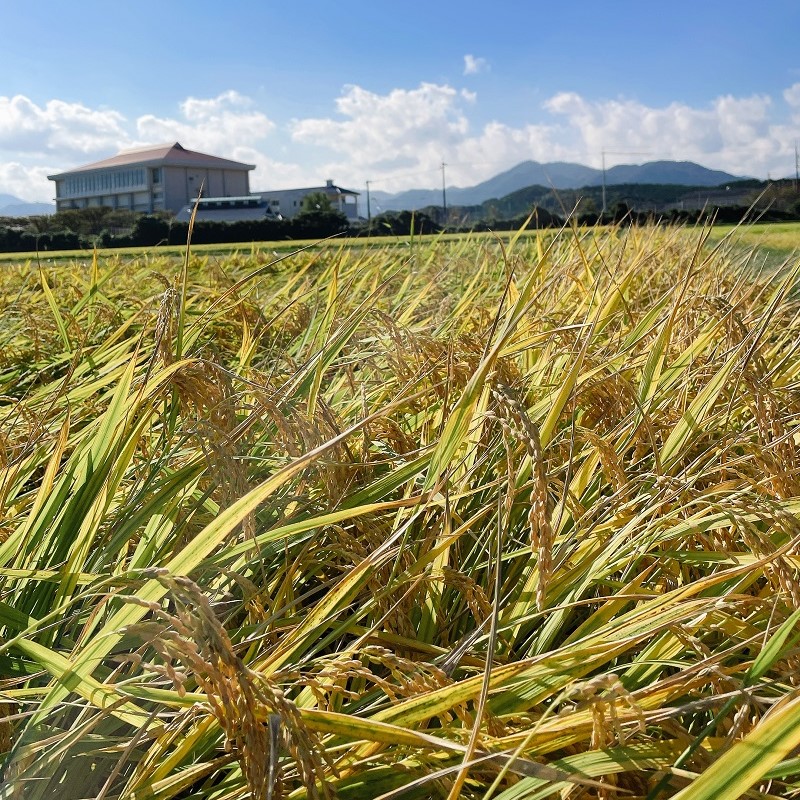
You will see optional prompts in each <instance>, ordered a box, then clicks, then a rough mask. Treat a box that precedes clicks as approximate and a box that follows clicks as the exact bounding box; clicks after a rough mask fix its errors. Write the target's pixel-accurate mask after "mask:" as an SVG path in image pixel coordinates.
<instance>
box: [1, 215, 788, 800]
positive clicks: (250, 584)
mask: <svg viewBox="0 0 800 800" xmlns="http://www.w3.org/2000/svg"><path fill="white" fill-rule="evenodd" d="M709 234H710V231H708V230H687V229H680V228H672V229H670V228H656V227H653V228H630V229H628V228H624V229H617V228H611V229H598V230H594V231H592V230H589V231H578V230H570V229H566V230H564V231H562V232H560V233H559V234H557V235H553V234H551V233H543V234H540V235H536V234H533V235H527V234H524V235H522V234H520V235H516V236H513V237H511V238H510V239H505V240H500V239H495V238H492V237H485V236H484V237H462V238H458V239H453V240H446V239H443V238H440V239H425V240H421V239H417V240H410V241H407V242H403V243H400V244H397V243H394V244H387V245H381V246H372V247H358V248H355V247H352V246H350V245H349V244H348V243H347V242H336V241H332V242H328V243H326V244H324V246H321V247H314V248H310V249H300V250H298V251H297V252H294V253H286V254H281V255H279V256H274V255H273V254H272V252H271V251H269V250H265V251H261V250H259V249H257V248H253V249H251V250H249V251H247V252H240V253H237V254H231V255H226V256H220V255H215V254H202V253H200V252H197V253H194V252H189V253H187V254H186V256H185V259H183V261H180V260H176V259H175V258H172V257H169V256H167V255H161V254H159V253H158V252H157V251H155V252H153V253H142V254H138V255H135V256H133V255H125V254H116V255H113V254H108V255H106V254H95V256H94V257H93V258H92V257H91V256H86V255H84V256H83V257H80V258H76V259H74V260H71V261H59V262H57V263H53V264H47V263H43V264H37V262H36V261H35V260H34V261H31V262H26V263H4V264H2V265H0V754H2V755H1V756H0V757H1V758H2V762H1V765H0V769H2V786H1V787H0V798H9V799H10V798H14V799H15V798H25V799H26V800H27V799H28V798H31V800H48V799H49V798H66V799H69V800H72V799H73V798H74V800H89V799H92V800H167V799H168V798H175V799H176V800H247V799H249V798H255V799H256V800H273V799H274V800H278V799H279V798H288V799H290V800H305V799H306V798H309V799H310V800H316V799H317V798H326V799H327V798H341V800H361V799H362V798H370V799H373V798H382V800H390V798H435V799H436V800H439V799H441V800H455V798H470V799H472V798H474V799H475V800H478V799H483V800H489V798H492V800H523V799H524V800H538V799H539V798H550V797H552V798H563V799H564V800H567V799H568V800H588V799H589V798H597V799H598V800H608V799H609V798H616V797H620V798H642V800H644V799H645V798H647V800H660V798H680V800H705V799H708V800H710V799H711V798H715V800H716V799H718V798H722V799H723V800H727V799H729V800H733V798H739V797H761V798H791V797H796V796H800V749H798V748H800V649H799V648H798V643H800V625H799V623H800V583H799V582H798V581H799V579H800V574H799V573H800V549H799V548H800V459H799V458H798V448H800V359H798V357H797V347H798V341H800V317H799V316H798V312H800V302H799V301H798V297H797V294H796V292H795V285H796V283H797V279H798V272H800V260H798V259H797V258H796V257H794V256H793V257H790V258H788V259H786V260H784V262H783V263H782V264H781V265H780V266H781V269H779V270H774V269H770V270H769V271H766V270H764V269H761V268H760V267H759V265H760V264H762V262H761V261H760V260H759V258H758V256H757V254H754V253H753V252H752V251H751V250H749V249H747V248H746V247H744V246H743V245H742V244H741V242H738V243H737V242H735V241H731V240H723V241H720V242H715V243H712V242H711V241H710V240H709Z"/></svg>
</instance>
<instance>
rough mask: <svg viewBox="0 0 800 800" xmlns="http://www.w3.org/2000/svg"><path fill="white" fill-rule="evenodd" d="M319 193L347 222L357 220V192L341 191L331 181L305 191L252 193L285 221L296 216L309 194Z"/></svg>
mask: <svg viewBox="0 0 800 800" xmlns="http://www.w3.org/2000/svg"><path fill="white" fill-rule="evenodd" d="M317 193H321V194H324V195H326V196H327V198H328V199H329V200H330V202H331V208H332V209H333V210H334V211H338V212H340V213H341V214H344V215H345V217H347V219H349V220H357V219H358V196H359V193H358V192H354V191H352V190H351V189H342V187H341V186H336V185H335V184H334V182H333V181H332V180H330V179H329V180H327V181H326V182H325V185H324V186H310V187H308V188H306V189H275V190H273V191H269V192H254V194H258V195H261V197H262V199H263V200H264V201H266V203H267V204H268V205H269V207H270V209H271V210H272V213H273V214H280V215H281V216H283V217H286V218H287V219H291V218H292V217H294V216H296V215H297V214H298V213H300V211H302V209H303V200H304V199H305V197H306V196H307V195H309V194H317Z"/></svg>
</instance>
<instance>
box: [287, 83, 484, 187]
mask: <svg viewBox="0 0 800 800" xmlns="http://www.w3.org/2000/svg"><path fill="white" fill-rule="evenodd" d="M459 97H460V94H459V92H458V91H457V90H456V89H454V88H452V87H450V86H446V85H444V86H440V85H436V84H432V83H422V84H421V85H420V86H419V87H418V88H416V89H394V90H392V91H391V92H389V93H388V94H386V95H379V94H375V93H373V92H369V91H367V90H366V89H362V88H361V87H359V86H347V87H345V90H344V92H343V94H342V95H341V96H340V97H339V98H338V100H337V101H336V107H337V110H338V111H339V114H340V115H341V116H342V117H344V119H330V118H327V119H304V120H295V121H294V122H293V123H292V125H291V133H292V138H293V139H294V141H296V142H299V143H302V144H306V145H310V146H313V147H320V148H328V149H330V150H333V151H334V152H337V153H340V154H342V155H343V156H344V160H343V161H339V162H335V163H332V164H329V165H327V170H328V172H331V171H332V170H333V171H335V174H343V171H345V172H348V173H349V174H350V175H352V176H353V177H352V178H351V179H349V180H350V181H351V182H352V181H353V180H355V181H357V182H358V183H363V181H364V180H366V179H367V178H369V177H370V173H371V170H374V169H376V168H379V169H380V170H381V171H383V172H384V173H385V172H386V170H387V169H396V168H398V167H399V166H400V165H402V166H403V167H404V170H405V171H408V169H409V168H413V169H414V170H415V172H420V171H426V170H431V169H435V168H438V167H439V165H440V164H441V161H442V159H443V157H444V156H445V155H447V154H448V152H452V151H453V149H454V148H456V147H457V146H458V145H459V144H460V142H462V141H463V140H464V138H465V137H466V136H467V135H468V133H469V123H468V120H467V117H466V115H465V114H464V113H463V111H462V110H461V108H460V107H459Z"/></svg>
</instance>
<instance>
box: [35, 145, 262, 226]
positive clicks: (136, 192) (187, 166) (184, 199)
mask: <svg viewBox="0 0 800 800" xmlns="http://www.w3.org/2000/svg"><path fill="white" fill-rule="evenodd" d="M251 169H255V164H243V163H241V162H239V161H231V160H230V159H227V158H218V157H217V156H210V155H207V154H205V153H198V152H195V151H194V150H187V149H186V148H185V147H183V146H182V145H181V144H180V143H179V142H174V143H172V144H163V145H158V146H155V147H144V148H139V149H136V150H123V151H122V152H120V153H117V155H115V156H113V157H112V158H107V159H105V160H103V161H96V162H94V163H93V164H86V165H84V166H82V167H77V168H76V169H73V170H69V171H68V172H61V173H59V174H57V175H48V178H49V179H50V180H51V181H54V182H55V184H56V198H55V200H56V210H57V211H63V210H65V209H68V208H86V207H87V206H111V207H112V208H125V209H130V210H131V211H146V212H153V211H172V212H178V211H179V210H180V209H181V208H182V207H183V206H185V205H186V204H187V203H190V202H191V201H193V200H194V199H195V198H196V197H197V195H198V193H199V192H200V188H201V187H202V192H203V196H204V197H208V196H209V195H211V196H216V197H243V196H247V195H249V194H250V175H249V173H250V170H251Z"/></svg>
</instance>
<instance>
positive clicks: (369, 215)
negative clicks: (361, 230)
mask: <svg viewBox="0 0 800 800" xmlns="http://www.w3.org/2000/svg"><path fill="white" fill-rule="evenodd" d="M370 183H372V181H367V230H369V231H370V232H371V231H372V209H371V208H370V205H369V185H370Z"/></svg>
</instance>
